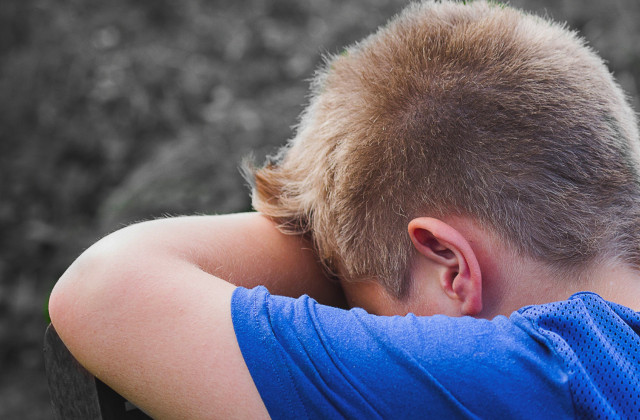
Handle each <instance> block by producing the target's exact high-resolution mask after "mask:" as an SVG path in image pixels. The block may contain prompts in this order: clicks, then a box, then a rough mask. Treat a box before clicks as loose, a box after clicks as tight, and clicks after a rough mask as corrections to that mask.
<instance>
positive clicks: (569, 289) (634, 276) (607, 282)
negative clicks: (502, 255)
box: [481, 261, 640, 318]
mask: <svg viewBox="0 0 640 420" xmlns="http://www.w3.org/2000/svg"><path fill="white" fill-rule="evenodd" d="M584 272H585V273H588V274H586V275H582V276H575V275H573V276H563V275H562V274H558V273H557V272H554V271H553V270H546V269H544V268H541V266H540V265H539V264H538V263H534V262H531V261H524V262H521V264H519V265H518V270H517V273H509V274H507V276H502V279H503V280H504V282H503V283H502V285H500V284H499V283H500V281H497V282H496V283H498V284H496V285H494V286H498V287H497V289H493V290H494V291H496V290H498V293H496V294H493V295H492V296H488V297H487V298H488V299H491V298H493V299H494V302H495V305H491V304H489V305H488V306H487V307H488V308H492V309H493V311H491V312H492V313H484V314H482V315H481V316H483V317H486V318H491V317H493V316H495V315H498V314H503V315H508V314H510V313H511V312H513V311H515V310H518V309H519V308H521V307H523V306H527V305H535V304H543V303H549V302H554V301H559V300H564V299H567V298H568V297H569V296H571V295H573V294H574V293H578V292H593V293H597V294H598V295H600V296H601V297H602V298H603V299H605V300H607V301H610V302H615V303H618V304H620V305H623V306H626V307H628V308H631V309H633V310H634V311H640V272H638V270H635V269H633V268H631V267H629V266H628V265H626V264H624V263H620V262H611V263H604V264H593V265H592V266H591V267H590V268H589V269H588V270H585V271H584ZM513 279H517V281H516V282H514V281H513ZM514 283H517V285H518V287H514V286H515V284H514ZM487 286H488V285H487Z"/></svg>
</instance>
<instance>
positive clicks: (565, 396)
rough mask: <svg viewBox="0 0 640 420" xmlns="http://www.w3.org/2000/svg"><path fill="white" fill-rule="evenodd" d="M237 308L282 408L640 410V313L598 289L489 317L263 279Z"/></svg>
mask: <svg viewBox="0 0 640 420" xmlns="http://www.w3.org/2000/svg"><path fill="white" fill-rule="evenodd" d="M231 311H232V318H233V325H234V329H235V332H236V337H237V339H238V343H239V345H240V349H241V351H242V354H243V356H244V359H245V362H246V364H247V366H248V368H249V371H250V372H251V375H252V378H253V380H254V382H255V384H256V387H257V388H258V391H259V392H260V396H261V397H262V399H263V401H264V403H265V405H266V407H267V410H268V411H269V414H270V415H271V416H272V417H273V418H367V419H369V418H371V419H375V418H385V419H389V418H393V419H402V418H425V417H429V418H501V419H506V418H518V419H521V418H553V419H559V418H575V417H579V418H598V417H600V418H640V314H639V313H636V312H633V311H632V310H630V309H628V308H625V307H623V306H620V305H617V304H613V303H610V302H606V301H604V300H603V299H602V298H600V297H599V296H598V295H595V294H593V293H579V294H576V295H574V296H572V297H571V298H570V299H568V300H566V301H562V302H556V303H549V304H545V305H536V306H530V307H525V308H522V309H520V310H519V311H517V312H514V313H513V314H512V315H511V316H510V317H508V318H507V317H504V316H498V317H496V318H494V319H493V320H483V319H475V318H470V317H461V318H451V317H446V316H440V315H436V316H431V317H416V316H414V315H412V314H409V315H406V316H393V317H383V316H375V315H371V314H368V313H367V312H365V311H364V310H362V309H358V308H355V309H351V310H349V311H347V310H342V309H337V308H333V307H329V306H324V305H320V304H318V303H317V302H315V301H314V300H313V299H311V298H309V297H307V296H303V297H301V298H299V299H291V298H286V297H281V296H271V295H270V294H269V293H268V291H267V290H266V289H265V288H263V287H258V288H255V289H252V290H247V289H244V288H238V289H236V291H235V292H234V295H233V299H232V303H231Z"/></svg>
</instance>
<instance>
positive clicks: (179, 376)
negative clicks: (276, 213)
mask: <svg viewBox="0 0 640 420" xmlns="http://www.w3.org/2000/svg"><path fill="white" fill-rule="evenodd" d="M223 279H224V280H223ZM225 280H228V281H230V282H231V283H234V284H236V285H243V286H247V287H252V286H254V285H257V284H265V285H267V286H268V287H269V289H270V291H271V292H272V293H276V294H284V295H289V296H299V295H301V294H303V293H308V294H310V295H311V296H313V297H315V298H317V299H318V300H319V301H321V302H324V303H327V304H336V305H342V304H343V299H342V295H341V292H340V289H339V288H338V286H337V285H335V284H333V283H331V282H329V281H328V280H327V279H326V278H325V277H324V275H323V273H322V271H321V270H320V268H319V266H318V265H317V263H316V261H315V257H314V254H313V253H312V252H311V251H310V250H309V247H308V244H306V243H305V242H304V241H303V240H301V239H300V238H298V237H293V236H286V235H283V234H281V233H280V232H278V231H277V230H276V229H275V227H274V225H273V223H272V222H271V221H269V220H268V219H266V218H264V217H262V216H261V215H259V214H242V215H230V216H203V217H187V218H176V219H165V220H158V221H153V222H145V223H142V224H139V225H134V226H131V227H128V228H125V229H123V230H121V231H118V232H116V233H114V234H112V235H109V236H108V237H106V238H104V239H102V240H101V241H99V242H98V243H96V244H95V245H93V246H92V247H91V248H89V249H88V250H87V251H86V252H85V253H84V254H83V255H82V256H81V257H80V258H78V260H76V262H74V264H73V265H72V266H71V267H70V268H69V269H68V270H67V272H66V273H65V274H64V275H63V276H62V278H61V279H60V281H59V282H58V284H57V285H56V287H55V288H54V291H53V293H52V295H51V299H50V313H51V318H52V320H53V323H54V325H55V326H56V329H57V330H58V333H59V334H60V337H61V338H62V339H63V341H64V342H65V344H66V345H67V346H68V347H69V349H70V350H71V352H72V353H73V354H74V355H75V356H76V358H77V359H78V360H79V361H80V362H81V363H83V364H84V365H85V366H86V367H87V369H88V370H89V371H91V372H92V373H94V374H95V375H96V376H97V377H99V378H101V379H102V380H103V381H104V382H106V383H107V384H109V385H110V386H112V387H113V388H114V389H115V390H117V391H118V392H120V393H121V394H123V395H124V396H125V397H127V398H129V399H130V400H131V401H133V402H134V403H136V404H138V405H139V406H140V407H141V408H143V409H145V410H146V411H148V412H149V413H150V414H151V415H153V416H154V417H158V418H165V417H171V418H175V417H177V416H180V417H187V418H215V417H233V418H236V417H251V418H256V417H265V416H266V409H265V407H264V405H263V404H262V400H261V399H260V396H259V394H258V392H257V390H256V388H255V385H254V384H253V381H252V379H251V377H250V375H249V372H248V370H247V367H246V365H245V363H244V359H243V358H242V355H241V353H240V350H239V348H238V344H237V341H236V338H235V334H234V331H233V326H232V323H231V312H230V300H231V294H232V292H233V290H234V286H233V285H232V284H231V283H229V282H227V281H225Z"/></svg>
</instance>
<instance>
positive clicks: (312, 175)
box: [253, 1, 640, 297]
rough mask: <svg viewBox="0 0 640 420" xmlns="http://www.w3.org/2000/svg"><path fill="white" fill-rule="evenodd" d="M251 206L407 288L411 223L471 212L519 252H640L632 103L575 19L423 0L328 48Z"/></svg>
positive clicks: (334, 259) (348, 268)
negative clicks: (564, 22) (565, 21)
mask: <svg viewBox="0 0 640 420" xmlns="http://www.w3.org/2000/svg"><path fill="white" fill-rule="evenodd" d="M312 91H313V96H312V99H311V101H310V104H309V106H308V107H307V109H306V110H305V111H304V113H303V115H302V118H301V121H300V124H299V126H298V128H297V133H296V136H295V137H294V138H293V139H292V140H291V141H290V142H289V143H288V144H287V145H286V146H285V147H284V148H283V149H281V151H280V153H279V154H278V155H277V156H276V157H275V158H273V159H271V161H270V162H268V163H267V164H266V165H265V167H263V168H261V169H258V170H254V172H253V175H254V182H255V184H254V191H253V205H254V207H255V208H256V209H257V210H258V211H260V212H262V213H264V214H266V215H268V216H270V217H271V218H273V219H274V220H275V221H277V222H278V223H279V224H280V226H281V229H282V230H283V231H285V232H289V233H296V234H307V235H309V236H310V237H311V238H312V239H313V241H314V243H315V246H316V249H317V252H318V256H319V258H320V259H321V260H322V262H323V263H324V264H325V265H326V266H327V267H328V268H329V269H330V270H332V271H333V272H338V273H339V274H340V276H341V277H343V278H344V279H345V280H347V281H348V280H357V279H359V278H365V277H375V278H376V279H377V280H378V281H379V282H380V283H381V284H383V285H384V286H385V287H386V288H387V289H388V290H389V291H390V292H392V293H393V294H394V295H396V296H398V297H401V296H402V295H403V294H404V293H405V292H406V291H407V281H406V277H407V272H408V268H409V267H410V263H411V257H412V252H413V251H412V245H411V242H410V240H409V237H408V235H407V232H406V229H407V223H408V222H409V221H410V220H411V219H412V218H414V217H417V216H422V215H430V216H434V217H443V216H446V215H461V216H469V217H472V218H473V219H474V220H476V221H477V222H479V223H480V224H481V225H482V226H485V227H487V228H491V229H493V230H494V231H495V232H496V233H497V234H498V235H499V237H501V238H503V239H504V240H506V241H507V242H508V243H510V244H511V245H512V246H513V247H514V248H515V249H516V250H517V251H518V252H519V253H520V254H521V255H526V256H529V257H533V258H534V259H536V260H538V261H542V262H544V263H547V264H548V265H549V266H550V267H553V268H556V269H562V270H566V271H571V270H577V269H580V268H581V267H585V266H586V264H588V263H589V262H591V261H593V260H594V259H595V258H597V257H603V256H605V255H606V256H607V257H610V256H611V257H616V258H619V259H621V260H622V261H624V262H626V263H629V264H631V265H633V266H635V267H637V266H638V265H640V250H639V248H638V234H639V232H640V230H639V227H640V226H639V221H640V218H639V217H638V216H639V213H638V205H637V203H638V197H640V189H639V183H638V179H639V178H638V156H639V145H638V132H637V126H636V120H635V115H634V113H633V112H632V110H631V109H630V107H629V105H628V103H627V102H626V99H625V97H624V95H623V93H622V91H621V89H620V88H619V87H618V85H617V84H616V83H615V82H614V80H613V78H612V77H611V75H610V73H609V71H608V70H607V68H606V66H605V65H604V64H603V62H602V60H601V59H600V58H599V57H598V56H597V55H596V54H595V53H594V52H593V51H592V50H591V49H590V48H589V47H587V46H586V45H585V43H584V41H583V40H582V39H580V38H579V37H578V36H577V35H576V34H575V33H573V32H570V31H569V30H567V29H566V28H564V27H563V26H560V25H558V24H555V23H553V22H550V21H548V20H545V19H542V18H539V17H536V16H533V15H529V14H526V13H523V12H520V11H517V10H514V9H511V8H509V7H505V6H504V5H498V4H493V3H488V2H485V1H475V2H472V3H470V4H461V3H454V2H446V1H445V2H441V3H440V2H437V3H436V2H423V3H419V4H412V5H410V6H409V7H408V8H407V9H405V11H404V12H403V13H401V14H400V15H399V16H397V17H396V18H395V19H393V20H392V21H391V22H390V23H389V24H387V25H386V26H385V27H383V28H381V29H380V30H379V31H378V32H377V33H375V34H373V35H371V36H369V37H368V38H366V39H365V40H364V41H362V42H361V43H358V44H355V45H353V46H351V47H349V48H348V49H346V50H345V51H344V52H343V53H342V54H339V55H336V56H333V57H330V58H328V59H327V62H326V64H325V66H324V68H323V69H322V70H320V71H319V72H318V73H317V75H316V77H315V80H314V81H313V84H312Z"/></svg>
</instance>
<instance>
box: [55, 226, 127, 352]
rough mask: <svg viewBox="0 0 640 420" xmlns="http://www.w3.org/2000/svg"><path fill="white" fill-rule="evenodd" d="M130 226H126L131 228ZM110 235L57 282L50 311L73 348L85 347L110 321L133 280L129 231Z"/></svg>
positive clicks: (56, 326) (69, 346)
mask: <svg viewBox="0 0 640 420" xmlns="http://www.w3.org/2000/svg"><path fill="white" fill-rule="evenodd" d="M127 229H129V228H125V229H124V230H125V231H127ZM121 232H122V231H120V232H116V233H115V234H112V235H109V236H107V237H106V238H104V239H102V240H100V241H99V242H97V243H96V244H94V245H93V246H91V247H90V248H89V249H87V250H86V251H85V252H84V253H83V254H82V255H80V256H79V257H78V258H77V259H76V260H75V261H74V262H73V264H71V266H70V267H69V268H68V269H67V271H66V272H65V273H64V274H63V275H62V276H61V277H60V279H59V280H58V282H57V283H56V285H55V286H54V288H53V290H52V292H51V296H50V298H49V315H50V317H51V322H52V324H53V325H54V326H55V328H56V331H57V332H58V335H59V336H60V338H61V339H62V340H63V341H64V342H65V344H66V345H67V347H68V348H69V350H70V351H71V352H72V353H74V355H76V356H77V354H76V352H75V351H81V349H82V348H83V347H85V346H86V345H87V344H88V343H91V340H92V335H93V334H94V332H95V331H98V330H100V328H102V326H104V325H105V324H107V323H109V322H110V318H112V317H113V313H114V311H117V308H118V304H119V302H122V295H123V293H127V291H126V290H125V289H124V288H125V287H127V284H128V283H130V280H132V275H133V274H135V273H134V269H133V268H134V261H135V260H136V259H138V260H139V256H138V255H135V254H134V253H133V252H132V246H131V241H130V240H129V239H130V235H129V234H127V232H124V233H121Z"/></svg>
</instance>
